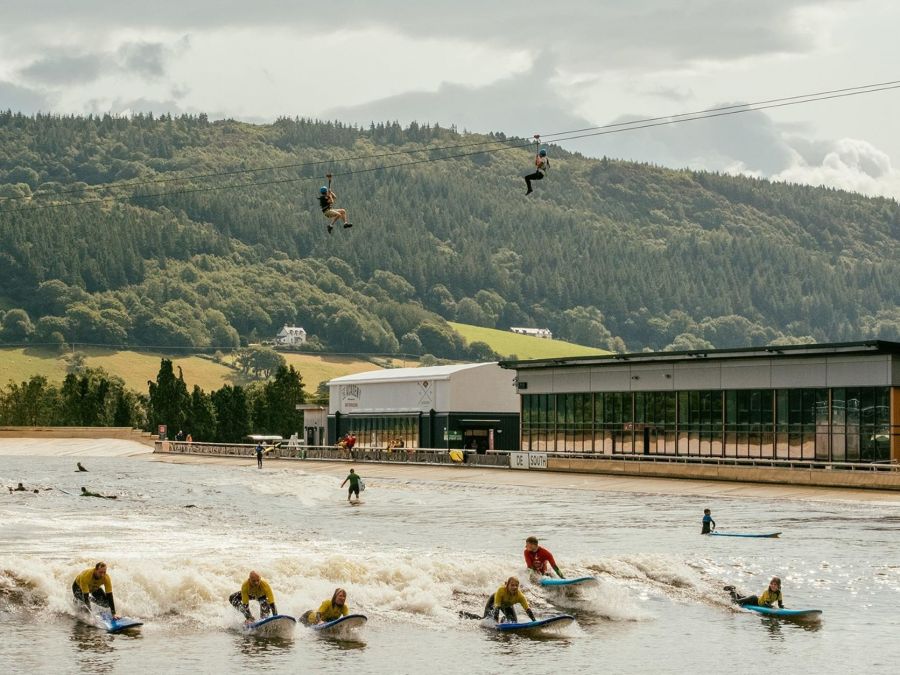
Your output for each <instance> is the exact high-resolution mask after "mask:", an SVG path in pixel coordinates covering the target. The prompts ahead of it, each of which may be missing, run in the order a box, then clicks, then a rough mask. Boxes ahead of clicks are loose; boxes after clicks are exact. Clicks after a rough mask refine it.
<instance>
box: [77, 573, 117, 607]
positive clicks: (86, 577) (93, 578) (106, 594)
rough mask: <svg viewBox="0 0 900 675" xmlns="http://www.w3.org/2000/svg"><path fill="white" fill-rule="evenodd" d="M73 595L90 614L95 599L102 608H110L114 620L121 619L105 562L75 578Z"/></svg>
mask: <svg viewBox="0 0 900 675" xmlns="http://www.w3.org/2000/svg"><path fill="white" fill-rule="evenodd" d="M101 586H102V587H103V588H101ZM72 595H74V596H75V600H76V601H77V602H83V603H84V604H85V606H86V607H87V609H88V611H89V612H90V611H91V598H93V599H94V602H96V603H97V604H98V605H99V606H100V607H109V611H110V612H112V615H113V618H114V619H118V618H119V615H118V614H116V603H115V601H114V600H113V594H112V580H111V579H110V578H109V574H107V573H106V563H105V562H98V563H97V564H96V565H94V566H93V567H91V568H88V569H86V570H85V571H84V572H82V573H81V574H79V575H78V576H77V577H75V581H73V582H72Z"/></svg>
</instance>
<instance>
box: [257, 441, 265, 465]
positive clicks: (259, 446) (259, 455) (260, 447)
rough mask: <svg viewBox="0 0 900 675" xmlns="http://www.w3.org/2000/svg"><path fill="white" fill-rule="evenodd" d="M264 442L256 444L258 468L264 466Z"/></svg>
mask: <svg viewBox="0 0 900 675" xmlns="http://www.w3.org/2000/svg"><path fill="white" fill-rule="evenodd" d="M263 450H264V448H263V444H262V441H260V442H259V443H257V444H256V468H257V469H261V468H262V456H263Z"/></svg>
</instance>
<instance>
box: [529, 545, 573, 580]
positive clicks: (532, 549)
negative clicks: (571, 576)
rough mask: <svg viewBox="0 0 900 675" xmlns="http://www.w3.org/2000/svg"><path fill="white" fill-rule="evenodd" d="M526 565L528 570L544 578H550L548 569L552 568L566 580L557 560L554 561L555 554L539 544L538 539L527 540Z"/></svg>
mask: <svg viewBox="0 0 900 675" xmlns="http://www.w3.org/2000/svg"><path fill="white" fill-rule="evenodd" d="M525 564H526V565H527V566H528V569H530V570H533V571H535V572H537V573H538V574H540V575H542V576H550V571H549V570H548V569H547V567H548V566H549V567H552V568H553V571H554V572H556V575H557V576H558V577H559V578H560V579H565V577H564V576H563V573H562V572H560V571H559V567H558V566H557V564H556V560H554V559H553V554H552V553H550V551H548V550H547V549H545V548H544V547H543V546H540V545H539V544H538V539H537V537H528V539H526V540H525Z"/></svg>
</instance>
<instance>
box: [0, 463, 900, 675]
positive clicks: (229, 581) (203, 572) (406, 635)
mask: <svg viewBox="0 0 900 675" xmlns="http://www.w3.org/2000/svg"><path fill="white" fill-rule="evenodd" d="M83 461H85V463H87V464H88V466H89V468H90V469H91V472H90V473H87V474H76V473H74V472H73V469H74V460H72V459H71V458H62V457H33V458H30V457H9V456H7V457H0V482H2V483H3V484H7V485H12V484H15V483H16V482H18V481H20V480H21V481H24V482H25V484H26V485H32V484H35V485H37V486H39V487H41V486H44V487H54V488H55V489H54V490H51V491H47V492H41V493H40V494H37V495H34V494H31V493H16V494H2V495H0V630H2V636H3V639H2V640H0V663H4V664H12V665H14V667H13V670H15V671H32V672H34V671H38V672H50V671H52V672H73V673H74V672H134V671H137V670H143V671H144V672H164V671H172V670H175V669H180V670H182V671H191V672H226V671H231V672H236V671H238V670H242V669H251V668H252V669H254V670H260V671H267V670H272V671H274V670H285V669H289V668H294V669H297V668H299V669H300V670H299V671H297V672H317V673H338V672H341V673H343V672H346V671H347V669H348V668H352V669H353V670H355V671H356V672H361V673H412V672H421V671H422V670H423V669H424V670H427V671H431V672H436V673H497V672H500V671H502V670H507V669H510V670H512V669H515V670H519V671H521V670H522V669H532V668H533V669H537V670H540V671H541V672H546V673H553V672H578V671H579V670H580V671H583V670H585V669H588V668H589V669H591V671H594V670H598V669H600V670H602V671H604V672H637V673H683V672H686V671H694V672H704V673H707V672H708V673H719V672H726V671H728V672H731V673H745V672H746V673H749V672H755V671H758V670H760V669H765V670H768V669H772V668H775V669H777V670H780V671H782V672H818V673H848V672H889V671H890V672H894V671H895V670H896V668H897V659H898V657H900V647H898V644H897V635H898V629H900V618H898V617H900V612H898V604H900V509H898V507H897V506H896V505H894V504H890V503H878V502H866V503H852V502H834V503H829V502H822V501H816V502H806V501H799V500H763V499H748V498H741V499H736V498H725V497H719V498H716V499H715V500H711V499H709V498H704V499H699V498H696V497H674V496H671V495H665V496H663V495H653V494H635V493H609V492H595V491H590V490H559V489H550V488H545V489H535V488H521V487H514V486H509V485H505V484H504V482H503V481H504V478H505V477H506V476H508V474H506V473H505V472H502V471H498V472H497V473H496V477H497V485H496V487H486V486H482V485H467V484H464V483H446V482H441V481H429V480H417V481H408V480H388V479H380V478H369V479H368V480H367V490H366V491H365V492H364V493H363V496H364V503H363V504H361V505H359V506H349V505H348V504H347V503H346V500H345V493H344V492H343V491H342V490H340V489H339V488H338V485H339V484H340V482H341V480H342V478H343V475H341V476H338V475H337V474H336V473H335V475H326V474H322V473H321V472H316V473H314V474H307V473H305V472H304V471H302V469H301V470H298V469H297V468H295V467H289V468H275V467H276V465H274V464H273V465H270V466H269V467H267V468H266V469H264V470H263V471H258V470H256V469H255V468H251V467H234V466H221V465H196V466H193V465H173V464H165V463H158V462H151V461H145V460H140V459H128V458H105V457H104V458H90V459H89V460H83ZM270 467H272V468H270ZM336 470H337V469H335V471H336ZM360 472H361V473H362V475H363V476H365V466H363V467H360ZM423 475H428V474H427V472H423ZM81 485H87V486H88V487H89V489H91V490H96V491H99V492H104V493H107V494H117V495H119V498H118V499H117V500H115V501H112V500H101V499H87V498H81V497H78V496H75V494H74V493H77V492H78V490H79V488H80V486H81ZM61 489H63V490H66V491H68V492H70V493H73V494H71V495H70V494H65V493H64V492H62V491H61ZM4 492H5V490H4ZM707 506H708V507H710V508H712V509H713V516H714V517H715V519H716V521H717V522H718V523H719V527H720V529H723V530H726V529H727V530H745V531H746V530H770V529H775V530H782V531H783V532H784V534H783V535H782V538H781V539H774V540H769V539H732V538H722V537H719V538H710V537H701V536H700V535H699V534H698V531H699V521H700V517H701V515H702V510H703V508H704V507H707ZM529 534H535V535H536V536H538V537H540V538H541V539H542V543H545V544H546V545H547V546H548V548H550V549H551V550H552V551H553V552H554V554H555V555H556V557H557V561H558V562H559V563H560V565H561V566H562V568H563V570H564V571H566V572H568V573H570V574H594V575H597V576H599V577H600V579H601V582H600V584H599V586H598V587H597V588H594V589H589V590H587V591H585V592H583V593H582V594H581V595H580V596H579V597H575V598H569V597H566V596H564V595H554V594H552V593H550V592H548V591H545V590H542V589H539V588H534V587H530V586H528V585H527V584H526V586H525V592H526V594H527V595H528V597H529V599H530V600H532V601H533V605H534V606H535V609H536V611H537V613H538V614H539V615H549V614H552V613H557V612H560V611H567V612H570V613H572V614H575V615H576V616H577V623H576V624H575V625H574V626H573V627H571V628H569V629H568V630H567V631H566V632H565V633H563V634H562V635H561V636H559V637H555V638H544V639H534V638H528V637H523V636H515V635H513V636H510V635H498V634H493V633H491V632H489V631H486V630H484V629H483V628H480V627H479V625H478V622H476V621H471V620H463V619H460V618H459V616H458V613H459V611H460V610H462V611H469V612H480V610H481V607H482V606H483V604H484V600H485V598H486V596H487V594H488V592H491V591H493V590H495V589H496V588H497V586H498V585H499V584H500V583H501V582H502V581H503V580H504V579H505V578H506V577H507V576H509V575H510V574H520V575H521V576H522V578H525V575H524V570H523V562H522V556H521V551H522V542H523V539H524V538H525V536H527V535H529ZM99 559H103V560H105V561H107V562H108V563H109V566H110V574H111V576H112V579H113V583H114V585H115V589H116V601H117V605H118V606H119V609H120V612H121V613H122V614H126V615H129V616H134V617H139V618H141V619H143V620H144V621H145V622H146V624H145V626H144V627H143V629H142V630H141V632H140V633H139V634H138V635H136V636H128V635H118V636H110V635H106V634H105V633H101V632H100V631H98V630H96V629H94V628H90V627H88V626H85V625H83V624H81V623H79V622H78V621H76V620H75V619H74V617H73V615H72V611H71V608H70V605H69V596H70V594H71V591H70V586H71V583H72V579H73V578H74V575H75V574H76V573H77V572H79V571H80V570H82V569H84V568H86V567H87V566H89V565H91V564H93V562H94V561H96V560H99ZM251 568H253V569H256V570H258V571H259V572H260V573H261V574H262V575H263V576H264V577H265V578H267V579H268V580H269V581H270V582H271V584H272V586H273V589H274V590H275V593H276V597H277V603H278V608H279V610H280V611H281V612H283V613H286V614H295V615H296V614H300V613H301V612H302V611H304V610H306V609H309V608H312V607H314V606H316V605H318V604H319V603H320V602H321V601H322V600H323V599H325V598H327V597H330V596H331V593H332V591H333V590H334V588H335V587H336V586H343V587H345V588H347V591H348V595H349V597H348V604H349V605H350V609H351V611H353V612H360V613H364V614H367V615H368V616H369V623H368V625H367V626H366V627H365V628H364V629H363V630H362V631H361V632H360V633H359V634H358V641H335V640H328V639H322V638H320V637H318V636H315V635H312V634H311V632H310V631H307V630H306V629H303V628H302V627H299V628H298V629H297V631H296V634H295V636H294V639H292V640H259V639H253V638H247V637H244V636H242V635H240V634H239V633H238V632H237V630H236V629H237V627H238V625H239V621H238V619H239V615H237V613H236V612H234V610H233V609H232V608H231V607H230V606H229V605H228V604H227V596H228V595H229V594H230V593H232V592H234V591H235V590H237V589H238V588H239V586H240V583H241V582H242V581H243V579H245V578H246V575H247V572H248V571H249V570H250V569H251ZM772 574H778V575H780V576H781V577H782V578H783V579H784V594H785V600H786V604H787V605H788V606H789V607H801V606H805V607H810V606H812V607H818V608H821V609H823V610H824V614H823V619H822V621H821V622H818V623H808V624H803V623H792V622H786V621H781V620H773V619H766V618H762V617H759V616H756V615H752V614H749V613H744V612H739V611H735V610H734V609H733V608H732V607H731V606H729V604H728V602H727V598H726V596H725V594H724V593H723V592H722V590H721V587H722V585H723V584H725V583H734V584H736V585H737V586H738V587H739V588H740V589H741V590H744V591H747V592H753V593H759V592H761V591H762V590H763V589H764V588H765V586H766V583H767V580H768V577H769V576H770V575H772ZM254 610H255V606H254Z"/></svg>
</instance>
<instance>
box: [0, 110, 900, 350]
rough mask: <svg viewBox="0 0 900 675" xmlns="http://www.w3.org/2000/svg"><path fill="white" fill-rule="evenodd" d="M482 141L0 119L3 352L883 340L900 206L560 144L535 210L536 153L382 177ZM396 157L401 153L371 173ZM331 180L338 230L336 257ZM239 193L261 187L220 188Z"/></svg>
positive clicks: (898, 328)
mask: <svg viewBox="0 0 900 675" xmlns="http://www.w3.org/2000/svg"><path fill="white" fill-rule="evenodd" d="M672 133H678V131H677V129H673V131H672ZM479 141H485V142H488V141H495V142H497V143H498V144H497V145H494V146H489V147H491V148H493V149H498V148H503V147H505V146H504V145H503V144H504V143H505V144H506V146H513V145H517V144H518V145H521V144H522V140H521V139H507V138H505V137H504V136H502V135H500V134H497V135H493V136H473V135H468V134H467V135H461V134H458V133H456V132H455V131H453V130H448V129H444V128H440V127H436V126H419V125H412V126H411V127H409V128H401V127H400V126H398V125H396V124H389V125H377V126H375V125H373V126H372V127H370V128H368V129H365V128H362V129H360V128H355V127H347V126H342V125H340V124H334V123H323V122H313V121H309V120H302V119H281V120H279V121H277V122H276V123H274V124H271V125H264V126H259V125H251V124H244V123H238V122H234V121H222V122H209V121H208V120H207V119H206V117H205V116H203V115H201V116H199V117H188V116H185V117H178V118H175V117H170V116H164V117H156V118H155V117H153V116H137V117H134V118H116V117H109V116H104V117H58V116H45V115H41V116H37V117H27V116H22V115H18V114H14V113H9V112H7V113H5V114H0V343H3V344H23V343H26V344H27V343H31V344H47V343H50V344H60V345H61V344H65V343H82V344H102V345H131V346H155V347H161V348H170V347H171V348H175V347H193V348H197V349H210V350H214V349H221V350H226V349H231V348H236V347H238V346H239V345H241V344H242V343H243V344H246V343H247V342H255V341H256V340H258V339H266V338H271V337H272V336H273V335H274V334H275V332H277V331H278V329H280V327H281V326H282V325H283V324H286V323H287V324H297V325H302V326H303V327H305V328H306V330H307V332H308V333H309V334H310V335H312V336H314V337H313V340H312V341H311V346H310V348H311V349H319V350H323V351H333V352H368V353H396V352H403V353H418V354H424V353H430V354H434V355H437V356H439V357H446V358H490V357H492V356H494V355H493V354H492V353H490V350H489V349H486V346H485V345H481V344H476V345H467V344H465V342H464V341H463V340H462V338H461V337H460V336H458V335H457V334H456V333H455V332H454V331H452V330H451V329H450V327H449V326H447V324H446V320H455V321H460V322H463V323H471V324H477V325H482V326H490V327H497V328H504V329H505V328H507V327H509V326H510V325H525V326H528V325H532V326H540V327H548V328H551V329H552V330H553V332H554V334H555V335H557V336H559V337H561V338H563V339H568V340H571V341H574V342H579V343H583V344H587V345H593V346H597V347H602V348H608V349H613V350H617V351H640V350H642V349H652V350H659V349H693V348H708V347H710V346H715V347H733V346H745V345H759V344H766V343H772V342H780V343H785V342H793V341H819V342H823V341H842V340H856V339H867V338H881V339H893V340H897V339H900V236H898V235H900V206H898V203H897V202H896V201H893V200H888V199H874V198H867V197H863V196H860V195H856V194H850V193H846V192H841V191H837V190H831V189H824V188H812V187H803V186H791V185H784V184H772V183H769V182H767V181H763V180H755V179H751V178H744V177H732V176H725V175H716V174H709V173H700V172H693V171H686V170H685V171H673V170H669V169H663V168H659V167H655V166H648V165H642V164H635V163H630V162H623V161H614V160H609V159H601V160H595V159H588V158H584V157H582V156H579V155H576V154H572V153H568V152H565V151H563V150H562V149H560V148H556V147H550V154H551V157H552V162H553V164H552V168H551V172H550V174H549V175H548V177H547V178H546V179H545V180H543V181H541V182H540V183H536V185H535V187H536V191H535V193H534V194H532V195H530V196H528V197H526V196H525V194H524V192H525V190H524V188H525V185H524V182H523V181H522V178H521V176H522V175H523V174H524V173H526V172H528V171H530V166H531V154H530V153H531V150H529V149H527V148H513V149H510V148H508V147H505V149H504V150H503V151H500V152H486V153H482V154H470V155H468V156H464V157H457V158H455V159H449V160H446V161H428V162H422V163H418V164H415V165H412V166H407V167H399V168H393V169H382V168H378V167H382V166H386V165H391V164H400V163H403V162H409V161H413V160H423V159H432V160H439V159H440V158H442V157H447V156H448V155H453V154H466V153H471V152H473V151H477V150H479V149H483V148H480V147H477V146H471V145H466V146H465V147H464V148H462V149H456V150H453V149H444V150H441V149H436V148H444V147H446V146H453V145H458V144H471V143H475V142H479ZM398 151H415V152H413V153H412V154H408V155H403V154H400V155H397V154H393V155H389V156H386V157H380V158H373V157H372V156H373V155H384V154H388V153H397V152H398ZM351 158H361V159H351ZM313 162H317V164H314V165H310V163H313ZM301 163H303V164H307V166H302V167H295V168H283V169H270V170H265V171H255V172H253V173H249V174H241V173H233V172H237V171H240V170H244V169H258V168H263V167H272V166H279V165H297V164H301ZM366 169H369V170H368V171H365V172H363V173H357V174H355V175H351V176H342V175H341V173H342V172H346V171H350V170H354V171H360V170H366ZM326 171H331V172H333V173H335V174H336V175H337V178H336V183H335V191H336V193H337V195H338V205H339V206H343V207H345V208H347V209H348V211H349V215H350V217H351V220H352V221H353V222H354V224H355V226H354V227H353V229H351V230H343V229H340V228H338V229H336V231H335V232H334V234H332V235H330V236H329V235H328V234H326V231H325V224H326V221H325V219H324V218H323V216H322V214H321V212H320V210H319V208H318V203H317V199H316V197H317V192H318V187H319V186H320V185H321V184H322V180H323V179H322V175H323V174H324V173H325V172H326ZM221 172H232V173H229V174H228V175H224V176H218V177H209V178H200V177H195V178H190V179H187V180H173V181H170V182H155V183H147V182H146V181H165V180H168V179H173V178H179V179H180V178H183V177H185V176H196V175H197V174H209V173H221ZM132 181H140V182H144V184H142V185H139V186H135V187H128V188H122V187H121V185H122V184H123V183H127V182H132ZM251 181H254V182H256V181H258V182H266V183H268V184H267V185H256V186H246V187H234V186H238V185H240V184H242V183H246V182H251ZM116 185H119V186H120V187H118V188H117V187H115V186H116ZM95 186H102V187H101V189H94V188H95ZM210 188H216V189H210ZM218 188H225V189H218ZM107 197H114V198H116V199H114V200H111V201H97V200H98V199H101V198H107ZM78 201H87V202H89V203H83V204H80V205H66V206H60V204H62V203H64V202H78ZM47 207H53V208H47Z"/></svg>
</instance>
